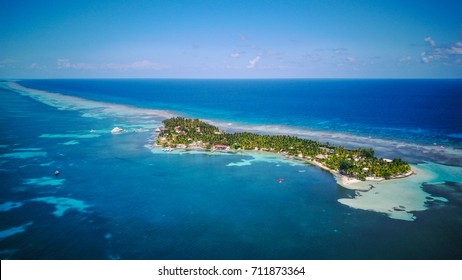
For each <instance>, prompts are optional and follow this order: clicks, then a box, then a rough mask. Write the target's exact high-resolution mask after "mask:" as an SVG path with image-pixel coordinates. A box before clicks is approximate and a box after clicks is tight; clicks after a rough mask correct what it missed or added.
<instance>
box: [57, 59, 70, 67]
mask: <svg viewBox="0 0 462 280" xmlns="http://www.w3.org/2000/svg"><path fill="white" fill-rule="evenodd" d="M56 64H57V65H58V69H68V68H71V67H72V64H71V62H70V61H69V59H67V58H58V60H57V61H56Z"/></svg>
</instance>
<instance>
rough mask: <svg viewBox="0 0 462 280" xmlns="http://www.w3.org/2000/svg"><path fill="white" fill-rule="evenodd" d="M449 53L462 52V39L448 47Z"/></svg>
mask: <svg viewBox="0 0 462 280" xmlns="http://www.w3.org/2000/svg"><path fill="white" fill-rule="evenodd" d="M448 53H449V54H462V41H460V42H456V43H455V44H454V45H453V46H451V47H450V48H449V49H448Z"/></svg>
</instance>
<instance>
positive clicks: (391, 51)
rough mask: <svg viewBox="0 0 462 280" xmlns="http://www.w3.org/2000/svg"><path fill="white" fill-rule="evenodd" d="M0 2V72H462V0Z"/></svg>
mask: <svg viewBox="0 0 462 280" xmlns="http://www.w3.org/2000/svg"><path fill="white" fill-rule="evenodd" d="M1 2H2V3H3V4H2V8H1V9H0V78H119V77H120V78H462V12H461V11H462V1H443V0H439V1H425V0H420V1H402V0H401V1H395V0H388V1H385V0H384V1H371V0H370V1H361V0H356V1H328V0H325V1H308V0H304V1H290V0H284V1H277V0H271V1H251V0H247V1H238V0H234V1H218V0H215V1H175V0H170V1H141V0H140V1H119V0H110V1H105V0H100V1H79V0H74V1H48V0H42V1H22V0H11V1H5V0H1Z"/></svg>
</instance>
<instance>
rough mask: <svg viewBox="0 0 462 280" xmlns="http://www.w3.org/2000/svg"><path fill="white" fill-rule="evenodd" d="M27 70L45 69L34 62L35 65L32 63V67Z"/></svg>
mask: <svg viewBox="0 0 462 280" xmlns="http://www.w3.org/2000/svg"><path fill="white" fill-rule="evenodd" d="M27 68H28V69H42V68H43V67H42V66H40V65H39V64H38V63H35V62H34V63H32V64H31V65H29V66H28V67H27Z"/></svg>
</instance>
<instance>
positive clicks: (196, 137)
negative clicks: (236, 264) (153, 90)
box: [156, 117, 413, 181]
mask: <svg viewBox="0 0 462 280" xmlns="http://www.w3.org/2000/svg"><path fill="white" fill-rule="evenodd" d="M163 124H164V127H163V128H158V129H156V133H158V137H157V139H156V145H158V146H162V147H163V148H164V151H171V150H172V149H174V148H179V149H202V150H209V151H211V152H215V151H220V150H225V151H239V150H253V151H265V152H273V153H278V154H282V155H284V156H286V157H289V158H298V159H302V160H305V161H307V162H308V163H310V164H313V165H316V166H318V167H320V168H322V169H324V170H327V171H329V172H330V173H332V174H334V175H337V174H338V175H343V177H344V179H346V180H352V179H353V180H360V181H366V180H367V181H382V180H388V179H396V178H404V177H407V176H409V175H411V174H413V172H412V170H411V167H410V165H409V164H408V163H407V162H405V161H403V160H402V159H400V158H395V159H385V158H377V157H376V156H375V151H374V150H373V149H370V148H358V149H347V148H345V147H342V146H334V145H331V144H329V143H321V142H317V141H313V140H309V139H303V138H298V137H295V136H288V135H259V134H255V133H250V132H236V133H226V132H224V131H222V130H220V129H219V128H218V127H216V126H213V125H211V124H208V123H206V122H203V121H201V120H199V119H188V118H182V117H174V118H170V119H166V120H164V121H163Z"/></svg>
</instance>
